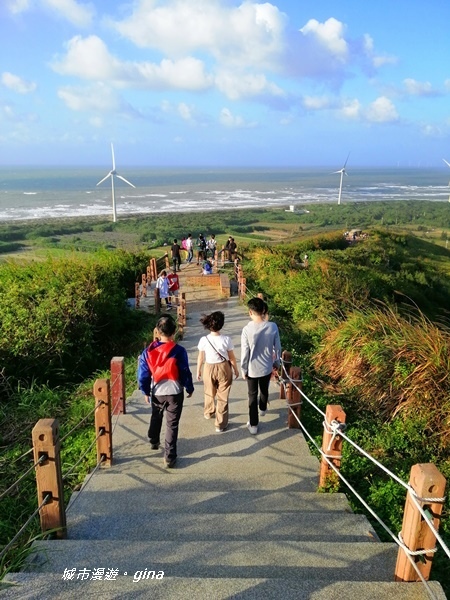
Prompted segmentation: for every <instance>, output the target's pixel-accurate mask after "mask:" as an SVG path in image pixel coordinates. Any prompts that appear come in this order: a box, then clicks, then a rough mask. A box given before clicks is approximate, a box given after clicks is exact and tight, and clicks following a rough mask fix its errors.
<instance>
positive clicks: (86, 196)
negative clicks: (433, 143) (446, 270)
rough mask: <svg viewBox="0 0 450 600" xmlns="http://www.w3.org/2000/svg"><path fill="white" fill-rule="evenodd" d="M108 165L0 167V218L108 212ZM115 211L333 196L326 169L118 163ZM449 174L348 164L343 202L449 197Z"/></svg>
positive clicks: (335, 179) (332, 179)
mask: <svg viewBox="0 0 450 600" xmlns="http://www.w3.org/2000/svg"><path fill="white" fill-rule="evenodd" d="M108 174H109V167H102V166H90V167H84V166H83V167H66V166H64V167H28V166H27V167H25V166H13V167H5V166H3V167H0V221H16V220H28V219H38V220H39V219H42V220H46V219H52V218H69V217H92V216H98V217H104V218H108V217H109V216H110V215H111V210H112V209H111V205H112V201H111V183H110V179H109V178H108V179H106V180H105V181H103V183H101V184H100V185H97V183H98V182H100V181H101V180H102V179H103V178H105V177H107V176H108ZM117 175H120V176H122V177H124V178H125V179H126V180H127V181H129V182H130V183H132V184H133V185H134V186H135V188H133V187H131V186H129V185H127V183H125V182H124V181H123V180H121V179H117V178H115V182H114V185H115V198H116V211H117V216H118V217H120V216H133V215H135V216H136V215H139V214H149V213H161V212H194V211H205V210H217V209H219V210H226V209H238V208H265V207H276V206H280V207H281V206H285V207H286V206H292V205H293V206H297V205H302V204H313V203H315V202H335V203H337V201H338V195H339V185H340V174H339V172H336V171H332V170H331V169H329V167H308V168H297V167H270V168H269V167H246V168H240V167H220V168H218V167H175V168H173V167H158V168H156V167H131V166H123V167H118V168H117ZM449 177H450V172H447V171H446V170H445V169H442V168H438V167H411V166H408V167H353V168H350V167H349V168H348V170H347V175H346V176H344V177H343V186H342V199H341V202H342V203H345V202H348V203H354V202H370V201H396V200H430V201H442V202H444V201H445V202H447V201H448V200H449V193H450V188H449Z"/></svg>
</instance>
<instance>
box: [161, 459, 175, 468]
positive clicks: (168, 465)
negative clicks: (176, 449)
mask: <svg viewBox="0 0 450 600" xmlns="http://www.w3.org/2000/svg"><path fill="white" fill-rule="evenodd" d="M176 462H177V459H176V458H173V459H172V460H167V459H166V458H165V459H164V466H165V467H166V469H173V468H174V466H175V463H176Z"/></svg>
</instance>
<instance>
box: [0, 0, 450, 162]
mask: <svg viewBox="0 0 450 600" xmlns="http://www.w3.org/2000/svg"><path fill="white" fill-rule="evenodd" d="M449 23H450V2H449V0H429V1H428V2H412V1H411V0H408V1H406V0H376V2H375V1H374V2H368V1H367V2H362V1H361V0H341V1H340V2H336V1H335V0H273V1H272V2H255V1H240V0H237V1H235V0H167V1H159V0H134V1H133V2H124V3H122V2H120V1H118V0H117V1H116V0H111V1H108V0H91V1H90V2H84V1H81V0H1V3H0V165H49V166H50V165H74V166H75V165H106V164H109V162H110V142H113V143H114V147H115V153H116V159H117V162H118V163H119V162H120V164H121V165H136V166H139V165H142V166H156V167H157V166H280V167H283V166H298V167H307V166H331V167H336V168H340V167H341V166H342V164H343V162H344V161H345V158H346V157H347V155H348V153H349V152H350V158H349V165H350V164H351V165H353V166H397V165H400V166H432V167H433V166H436V167H439V168H447V167H446V165H445V164H444V163H443V161H442V159H443V158H446V159H447V160H449V161H450V51H449V50H450V41H449V40H450V36H449V29H448V27H449Z"/></svg>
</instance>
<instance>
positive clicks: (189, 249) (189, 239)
mask: <svg viewBox="0 0 450 600" xmlns="http://www.w3.org/2000/svg"><path fill="white" fill-rule="evenodd" d="M193 245H194V242H193V241H192V233H188V236H187V238H186V250H187V259H186V262H187V263H191V262H192V259H193V258H194V248H193Z"/></svg>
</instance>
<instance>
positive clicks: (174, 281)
mask: <svg viewBox="0 0 450 600" xmlns="http://www.w3.org/2000/svg"><path fill="white" fill-rule="evenodd" d="M167 282H168V284H169V293H170V292H176V291H177V290H179V289H180V280H179V279H178V275H177V274H176V273H169V274H168V275H167Z"/></svg>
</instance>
